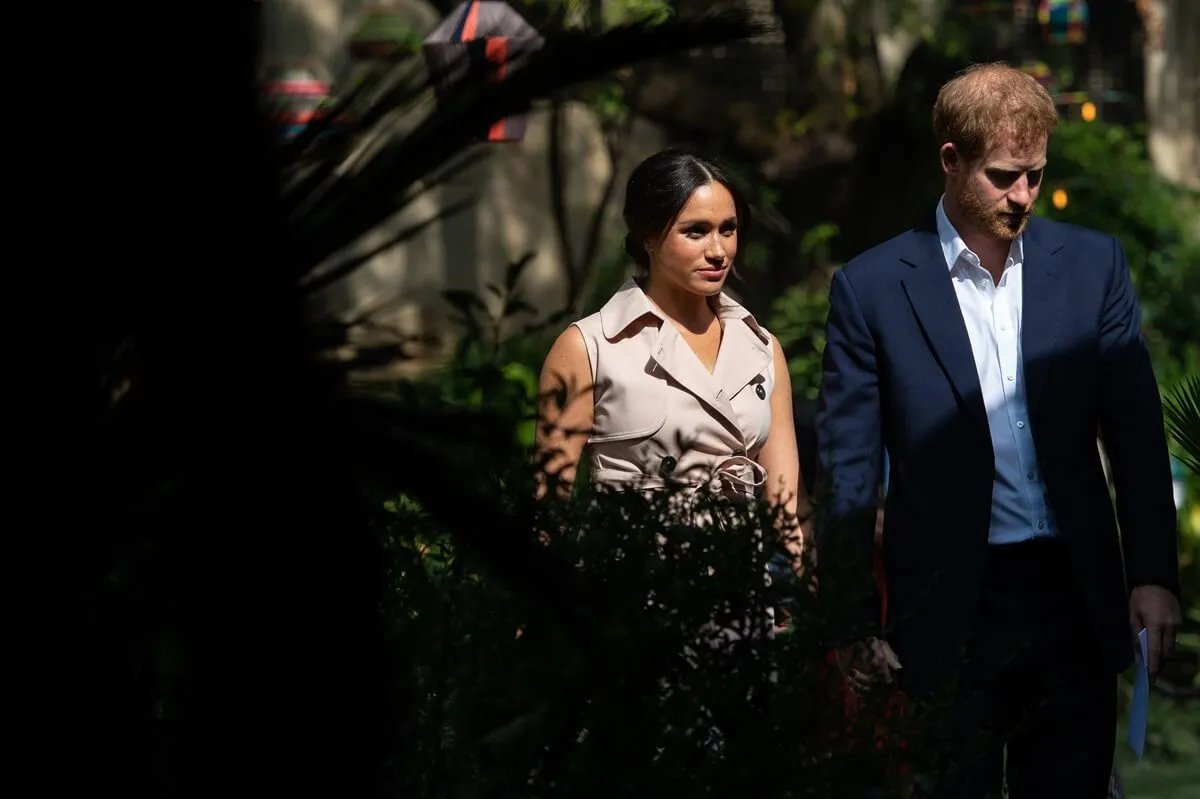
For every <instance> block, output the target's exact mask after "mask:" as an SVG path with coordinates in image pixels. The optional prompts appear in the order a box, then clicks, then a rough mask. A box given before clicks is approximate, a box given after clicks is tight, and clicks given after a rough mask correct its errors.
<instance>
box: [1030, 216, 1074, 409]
mask: <svg viewBox="0 0 1200 799" xmlns="http://www.w3.org/2000/svg"><path fill="white" fill-rule="evenodd" d="M1039 221H1040V220H1037V219H1033V220H1031V221H1030V224H1029V227H1028V228H1027V229H1026V231H1025V236H1024V238H1023V240H1022V241H1023V243H1024V248H1025V249H1024V263H1023V264H1022V265H1021V278H1022V280H1021V282H1022V289H1021V360H1022V362H1023V366H1024V369H1025V401H1026V403H1027V404H1028V406H1029V412H1030V414H1032V413H1033V411H1034V408H1035V407H1036V406H1037V402H1038V399H1039V398H1040V397H1041V393H1042V389H1043V388H1044V387H1045V385H1046V378H1047V376H1048V375H1049V368H1050V362H1051V360H1052V359H1053V357H1054V353H1055V351H1056V349H1057V344H1058V326H1059V322H1060V320H1061V319H1062V308H1063V303H1064V302H1065V300H1066V290H1067V281H1065V280H1063V276H1062V271H1061V270H1060V269H1059V266H1058V251H1059V249H1060V248H1061V244H1060V243H1059V242H1058V241H1057V240H1054V239H1047V238H1046V237H1045V236H1044V233H1045V229H1044V228H1042V227H1041V226H1040V225H1039V224H1037V223H1038V222H1039Z"/></svg>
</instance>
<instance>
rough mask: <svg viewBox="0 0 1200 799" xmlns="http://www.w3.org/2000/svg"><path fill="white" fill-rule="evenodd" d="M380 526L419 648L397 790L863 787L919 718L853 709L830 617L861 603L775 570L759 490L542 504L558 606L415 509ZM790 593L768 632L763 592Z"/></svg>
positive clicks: (407, 627)
mask: <svg viewBox="0 0 1200 799" xmlns="http://www.w3.org/2000/svg"><path fill="white" fill-rule="evenodd" d="M511 474H513V475H514V476H515V474H516V472H515V471H514V472H511ZM514 482H515V483H519V482H521V481H520V480H518V479H514ZM532 521H533V520H531V522H532ZM381 524H382V529H383V535H384V537H385V539H386V540H387V541H388V542H389V543H388V551H389V558H390V559H391V560H392V567H391V568H390V569H389V584H388V591H387V595H386V596H387V598H386V600H385V615H386V618H387V620H388V634H389V640H390V646H391V647H393V648H394V649H396V650H397V651H403V652H405V653H406V658H405V659H404V662H406V664H407V667H406V670H405V671H404V672H403V673H400V674H397V675H396V676H395V681H394V689H393V690H394V691H395V694H396V695H395V697H394V698H393V701H395V702H397V703H399V704H403V705H404V706H410V707H415V708H417V713H416V714H415V715H414V717H413V718H412V720H411V721H410V723H407V724H405V725H404V726H402V727H401V728H399V729H397V730H396V732H395V737H394V739H393V740H392V741H389V746H390V749H391V751H393V752H396V753H403V757H402V758H399V757H398V759H397V760H396V762H395V763H393V764H392V767H391V768H390V770H389V779H390V783H391V784H390V786H389V787H391V788H392V789H393V790H395V792H396V793H397V794H398V795H416V796H428V797H450V796H464V795H465V796H549V795H555V796H570V797H593V796H594V797H598V798H599V797H604V799H607V798H608V797H611V796H622V795H630V794H631V793H634V794H636V795H654V796H658V795H670V794H673V793H675V792H685V793H689V794H690V793H693V792H696V793H702V794H703V795H706V796H714V797H725V796H727V797H738V796H744V795H745V785H746V780H747V779H752V780H753V783H754V795H755V796H760V797H785V796H814V797H816V796H869V795H872V794H871V791H873V790H878V789H879V788H880V787H882V786H883V785H884V784H885V779H886V778H885V776H884V775H883V774H882V773H881V771H880V770H879V765H880V762H881V760H880V758H881V757H887V756H888V755H890V754H895V753H896V749H895V747H897V746H898V745H899V741H900V739H901V738H904V737H908V738H911V736H912V733H913V732H914V729H913V728H912V726H911V722H910V721H907V720H901V719H897V720H895V722H894V723H893V724H889V725H887V726H886V728H885V727H884V726H883V725H877V724H876V722H877V720H880V719H883V718H884V717H885V712H884V710H883V707H882V703H883V702H884V701H886V697H884V696H878V697H872V698H868V699H866V700H865V702H864V707H863V709H862V710H861V712H860V713H859V714H858V715H856V716H854V717H851V718H848V717H846V716H845V715H844V708H843V705H842V702H841V699H840V693H839V692H838V680H837V677H836V675H834V674H833V673H832V672H831V671H830V668H829V666H828V665H827V664H826V661H825V657H824V649H823V646H822V643H821V640H822V635H821V629H822V627H823V625H824V624H825V616H824V614H825V613H826V612H827V611H828V610H829V608H831V607H835V606H837V604H838V603H840V602H849V601H853V600H852V599H851V598H850V597H838V596H836V595H835V596H830V595H829V594H828V589H826V588H824V587H823V589H822V591H823V596H822V598H821V601H818V600H817V598H816V596H815V592H814V591H813V590H812V586H811V585H810V584H809V583H808V581H806V580H798V579H794V578H793V579H781V577H782V575H783V574H790V572H789V571H786V570H785V571H784V572H776V574H777V575H780V576H779V577H777V578H776V579H774V580H772V581H770V584H764V579H763V575H764V573H765V572H766V571H767V569H768V562H769V561H771V560H773V559H774V560H778V559H779V558H780V557H781V556H782V549H781V547H780V545H779V543H778V540H777V537H776V533H775V532H774V518H773V517H772V515H771V514H770V513H768V512H766V509H765V508H764V507H762V506H760V505H754V506H748V505H746V504H745V503H742V502H731V501H728V500H724V499H722V498H721V497H719V496H716V495H709V494H706V493H703V492H702V493H700V494H695V495H689V496H685V495H684V494H682V493H679V492H678V491H677V490H675V489H667V490H664V491H661V492H652V493H651V495H650V496H643V495H641V494H640V493H638V492H629V491H622V492H615V493H600V492H593V493H591V494H589V495H584V496H577V497H575V498H573V499H571V500H568V501H562V502H559V501H549V500H547V501H545V502H543V503H542V504H541V507H540V508H539V509H538V511H537V515H536V522H534V523H531V525H530V528H529V530H530V535H531V536H532V535H533V530H534V529H540V530H543V531H547V532H548V533H549V535H548V537H547V540H546V544H545V546H544V547H543V550H544V552H543V553H542V554H544V556H545V558H546V560H547V562H548V563H553V564H557V565H558V566H559V568H561V569H564V570H565V571H566V572H568V573H569V574H570V575H571V581H570V584H569V586H568V587H567V588H566V589H565V590H567V593H566V594H564V595H562V596H559V597H558V598H557V599H558V601H557V602H547V601H546V600H545V598H544V597H540V596H536V595H532V594H530V593H529V592H527V591H520V590H514V589H513V587H512V586H510V585H506V584H505V581H504V580H502V579H500V578H498V576H497V575H496V574H495V573H493V572H492V571H491V570H490V569H489V568H488V565H487V564H486V563H484V562H481V561H479V560H478V559H477V558H474V557H472V555H471V553H470V551H468V550H464V549H460V548H458V547H455V546H452V545H450V544H449V543H447V541H448V539H447V538H446V537H445V536H444V535H440V530H439V523H438V520H437V519H436V518H435V517H433V516H431V515H429V514H424V513H422V512H420V511H417V510H415V509H413V508H412V507H411V506H410V505H403V504H402V505H400V506H399V507H398V508H397V510H395V511H393V512H391V513H389V514H387V515H386V517H385V518H384V519H383V520H382V521H381ZM414 541H421V542H425V543H420V544H416V543H414ZM785 607H786V608H788V609H789V610H790V619H791V621H790V626H789V627H788V630H787V631H786V632H785V633H782V634H779V635H776V636H775V637H773V638H772V637H770V636H769V635H768V630H769V629H770V624H769V621H768V619H769V615H768V608H777V609H782V608H785ZM734 629H738V630H740V631H741V633H742V635H741V636H740V638H738V637H734V636H728V635H726V636H725V637H724V638H722V635H721V633H720V632H719V631H726V632H728V631H731V630H734ZM718 641H722V642H721V643H718ZM397 660H398V661H400V660H401V659H400V658H397ZM907 756H908V757H910V758H919V752H917V751H914V749H913V748H912V747H910V748H909V750H908V752H907Z"/></svg>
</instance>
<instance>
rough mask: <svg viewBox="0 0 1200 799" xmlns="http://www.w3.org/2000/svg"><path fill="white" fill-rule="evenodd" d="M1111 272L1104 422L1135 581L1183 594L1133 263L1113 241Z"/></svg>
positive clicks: (1103, 352) (1130, 580) (1129, 571)
mask: <svg viewBox="0 0 1200 799" xmlns="http://www.w3.org/2000/svg"><path fill="white" fill-rule="evenodd" d="M1112 249H1113V256H1112V257H1113V262H1112V275H1111V279H1110V283H1109V288H1108V293H1107V296H1106V299H1105V307H1104V311H1103V315H1102V316H1101V320H1100V362H1101V370H1100V387H1099V393H1100V428H1101V430H1102V432H1103V435H1104V447H1105V450H1106V452H1107V453H1108V460H1109V464H1110V467H1111V470H1112V478H1113V485H1114V486H1115V487H1116V495H1117V520H1118V523H1119V524H1120V526H1121V544H1122V549H1123V550H1124V555H1125V577H1126V582H1127V584H1128V586H1129V587H1130V588H1135V587H1137V586H1139V585H1160V586H1163V587H1165V588H1168V589H1170V590H1171V591H1173V592H1174V593H1175V595H1176V596H1178V595H1179V544H1178V537H1177V531H1176V515H1175V500H1174V497H1173V496H1172V491H1171V463H1170V455H1169V453H1168V450H1167V437H1166V432H1165V430H1164V427H1163V413H1162V399H1161V397H1160V396H1159V393H1158V385H1157V383H1156V381H1155V379H1154V370H1153V368H1152V367H1151V364H1150V353H1149V351H1148V350H1147V349H1146V344H1145V341H1144V340H1143V339H1142V332H1141V311H1140V309H1139V307H1138V301H1137V296H1136V295H1135V294H1134V290H1133V283H1132V282H1131V280H1130V277H1129V264H1128V263H1127V262H1126V260H1125V253H1124V251H1123V250H1122V249H1121V245H1120V243H1119V242H1118V241H1117V240H1116V239H1115V238H1114V239H1113V241H1112Z"/></svg>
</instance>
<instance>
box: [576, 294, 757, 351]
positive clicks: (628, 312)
mask: <svg viewBox="0 0 1200 799" xmlns="http://www.w3.org/2000/svg"><path fill="white" fill-rule="evenodd" d="M713 301H714V303H715V305H716V307H715V308H714V309H713V310H714V311H715V312H716V314H717V317H718V318H720V319H721V320H722V321H728V320H731V319H739V320H741V321H743V322H745V323H746V327H748V328H750V330H751V331H752V332H753V333H754V335H755V336H757V337H758V339H759V340H760V341H761V342H762V343H763V344H768V343H769V342H770V338H769V337H768V336H767V333H766V331H764V330H763V329H762V327H760V326H759V324H758V320H756V319H755V318H754V315H753V314H751V313H750V312H749V311H747V310H746V309H745V308H744V307H742V305H740V304H739V303H738V302H736V301H735V300H734V299H733V298H732V297H730V296H729V295H728V294H726V293H725V292H721V293H720V294H718V295H717V296H716V297H715V298H714V300H713ZM646 314H650V315H652V316H654V317H656V318H657V319H659V320H660V321H664V322H665V321H666V317H665V316H664V315H663V312H662V311H660V310H659V308H658V306H657V305H655V304H654V303H652V302H651V301H650V298H649V297H647V296H646V292H644V291H642V287H641V286H640V285H639V284H638V282H637V280H636V279H635V278H632V277H631V278H629V279H628V280H626V281H625V284H624V285H623V286H621V288H620V289H618V290H617V293H616V294H614V295H613V296H612V299H610V300H609V301H608V302H607V303H605V304H604V307H603V308H601V309H600V324H601V326H602V327H603V329H604V335H605V337H606V338H609V339H614V338H616V337H617V336H619V335H621V333H623V332H624V331H625V329H626V328H628V327H629V326H630V325H631V324H633V323H634V322H636V321H637V320H638V319H641V318H642V317H643V316H645V315H646Z"/></svg>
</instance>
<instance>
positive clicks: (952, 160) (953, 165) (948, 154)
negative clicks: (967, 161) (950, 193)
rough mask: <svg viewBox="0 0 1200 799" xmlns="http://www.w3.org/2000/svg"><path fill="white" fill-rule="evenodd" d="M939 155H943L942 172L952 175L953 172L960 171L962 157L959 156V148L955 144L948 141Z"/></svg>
mask: <svg viewBox="0 0 1200 799" xmlns="http://www.w3.org/2000/svg"><path fill="white" fill-rule="evenodd" d="M939 155H940V156H941V159H942V172H943V173H945V174H947V175H952V174H954V173H956V172H958V170H959V167H960V166H961V163H962V159H961V158H959V155H958V149H957V148H956V147H955V146H954V145H953V144H951V143H950V142H946V143H945V144H943V145H942V149H941V151H940V152H939Z"/></svg>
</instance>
